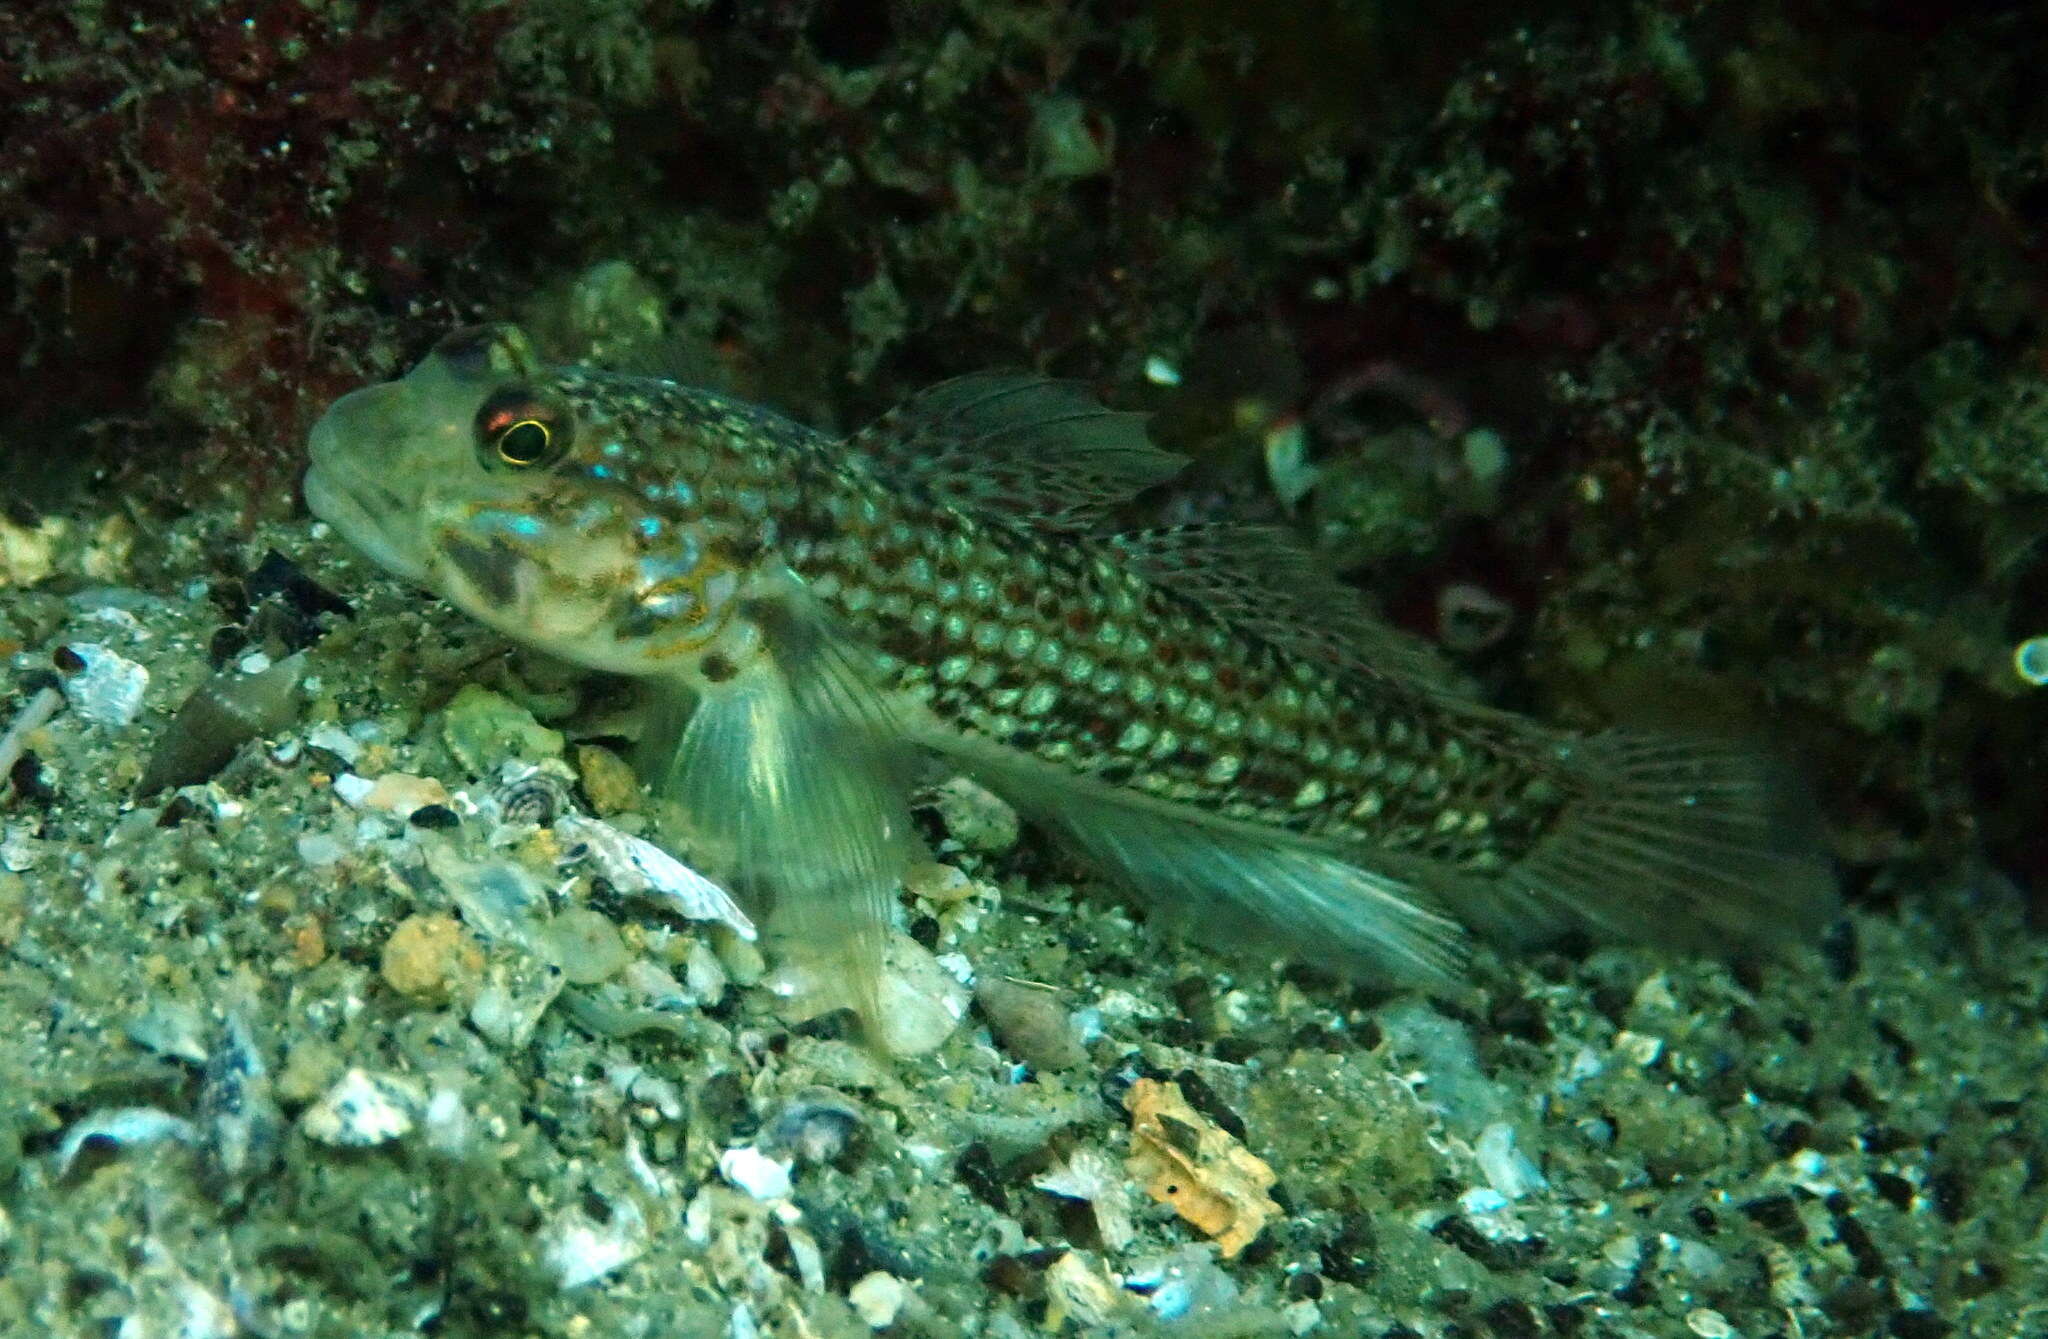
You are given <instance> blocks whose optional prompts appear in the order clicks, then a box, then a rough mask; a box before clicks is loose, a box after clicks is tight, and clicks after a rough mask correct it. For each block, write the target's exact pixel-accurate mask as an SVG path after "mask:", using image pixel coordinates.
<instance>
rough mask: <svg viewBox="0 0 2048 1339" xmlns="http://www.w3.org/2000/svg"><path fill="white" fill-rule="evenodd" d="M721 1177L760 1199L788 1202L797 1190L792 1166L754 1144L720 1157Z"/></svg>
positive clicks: (722, 1154)
mask: <svg viewBox="0 0 2048 1339" xmlns="http://www.w3.org/2000/svg"><path fill="white" fill-rule="evenodd" d="M718 1174H719V1175H720V1176H723V1177H724V1178H725V1179H726V1180H727V1181H728V1182H730V1183H731V1184H732V1185H733V1186H734V1187H735V1188H737V1189H740V1190H744V1191H746V1192H747V1194H749V1195H751V1196H753V1197H754V1198H755V1199H757V1200H779V1199H788V1198H789V1192H790V1191H791V1189H793V1188H794V1187H793V1185H792V1183H791V1181H790V1179H789V1168H788V1166H787V1165H785V1164H783V1163H780V1162H777V1161H776V1160H775V1159H773V1158H771V1157H769V1156H768V1155H767V1154H766V1153H763V1152H762V1151H761V1150H760V1149H758V1148H755V1147H753V1146H752V1145H751V1144H750V1145H746V1146H743V1147H740V1148H729V1149H727V1150H725V1152H723V1153H721V1154H719V1155H718Z"/></svg>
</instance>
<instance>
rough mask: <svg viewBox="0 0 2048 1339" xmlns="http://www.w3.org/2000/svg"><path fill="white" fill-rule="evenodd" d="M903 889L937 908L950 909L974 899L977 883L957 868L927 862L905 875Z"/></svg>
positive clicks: (916, 865) (912, 867) (913, 866)
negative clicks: (971, 898)
mask: <svg viewBox="0 0 2048 1339" xmlns="http://www.w3.org/2000/svg"><path fill="white" fill-rule="evenodd" d="M903 887H904V889H905V890H906V891H907V892H909V894H910V895H911V896H912V897H916V898H921V899H923V900H924V901H926V902H929V903H931V904H932V905H933V906H935V907H950V906H953V905H955V904H957V903H960V902H965V901H966V900H967V899H968V898H970V897H973V896H974V890H975V883H974V880H973V879H970V878H968V877H967V875H966V874H965V873H964V872H963V871H962V870H960V869H958V868H956V867H955V866H952V865H941V864H937V863H935V862H933V861H929V860H927V861H923V862H921V863H919V864H915V865H912V866H911V867H910V868H909V870H907V871H906V872H905V873H904V875H903Z"/></svg>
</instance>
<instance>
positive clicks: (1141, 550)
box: [1110, 524, 1466, 696]
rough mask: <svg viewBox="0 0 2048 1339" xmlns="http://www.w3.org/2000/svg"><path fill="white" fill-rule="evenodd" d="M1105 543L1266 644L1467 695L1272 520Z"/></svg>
mask: <svg viewBox="0 0 2048 1339" xmlns="http://www.w3.org/2000/svg"><path fill="white" fill-rule="evenodd" d="M1110 543H1111V545H1113V546H1114V547H1115V548H1116V549H1118V550H1119V551H1120V552H1122V553H1123V554H1124V555H1125V556H1126V557H1127V558H1128V559H1129V561H1130V564H1131V567H1132V568H1133V569H1134V570H1135V571H1136V572H1138V574H1139V575H1141V576H1143V577H1144V578H1145V579H1146V580H1147V581H1150V582H1151V583H1153V584H1154V585H1157V586H1162V587H1165V588H1167V589H1169V590H1172V591H1174V592H1175V593H1177V594H1179V595H1180V596H1182V597H1183V598H1185V599H1188V600H1192V601H1194V602H1195V603H1197V604H1199V605H1201V606H1202V607H1203V608H1204V609H1206V610H1208V611H1209V612H1210V613H1211V614H1213V615H1214V616H1215V617H1217V618H1219V619H1222V620H1223V621H1225V622H1227V623H1229V624H1230V625H1231V626H1233V627H1237V628H1242V629H1244V630H1245V631H1246V632H1249V633H1251V634H1252V635H1254V636H1256V637H1258V638H1259V639H1261V640H1262V641H1265V642H1268V643H1270V644H1271V645H1273V646H1276V647H1279V648H1281V649H1283V650H1286V651H1290V652H1293V653H1294V654H1297V655H1302V656H1306V657H1309V658H1310V659H1313V660H1316V661H1319V662H1321V663H1323V664H1326V665H1332V666H1335V667H1336V668H1338V669H1339V670H1341V671H1344V672H1346V673H1364V674H1368V675H1371V676H1373V677H1375V678H1378V679H1401V680H1406V681H1408V682H1410V683H1412V684H1414V685H1415V686H1417V687H1421V688H1424V689H1427V690H1428V691H1430V692H1433V693H1439V694H1450V695H1453V696H1465V695H1466V690H1465V689H1464V687H1463V686H1462V685H1461V684H1460V683H1459V682H1458V680H1457V676H1456V673H1455V671H1453V670H1452V668H1451V667H1450V665H1449V664H1448V663H1447V662H1446V661H1445V660H1444V659H1443V657H1442V656H1440V655H1438V654H1437V651H1436V648H1435V647H1433V646H1431V645H1430V644H1429V643H1427V642H1425V641H1423V640H1422V639H1421V638H1419V637H1413V636H1410V635H1409V634H1408V633H1405V632H1402V631H1401V630H1400V629H1398V628H1395V627H1392V626H1390V625H1389V624H1387V623H1385V622H1383V621H1382V620H1380V619H1379V618H1377V617H1376V616H1374V614H1373V613H1372V611H1371V610H1369V609H1367V608H1366V607H1365V603H1364V601H1363V599H1362V597H1361V596H1360V595H1359V593H1358V592H1357V591H1355V590H1353V589H1352V588H1351V587H1349V586H1346V585H1344V584H1343V583H1342V582H1340V581H1338V580H1337V579H1336V578H1334V577H1332V576H1330V575H1328V574H1327V573H1325V572H1324V571H1322V570H1321V569H1319V568H1318V567H1317V565H1316V559H1315V556H1314V555H1313V554H1311V553H1308V552H1307V551H1306V550H1304V549H1302V548H1301V547H1300V546H1299V545H1297V544H1295V543H1294V542H1293V540H1292V539H1291V538H1290V537H1289V535H1288V533H1287V532H1286V531H1285V530H1282V529H1280V528H1279V527H1277V526H1266V525H1234V524H1218V525H1183V526H1175V527H1173V528H1171V529H1166V530H1145V531H1140V532H1138V533H1135V534H1126V535H1118V536H1116V537H1115V538H1113V539H1111V540H1110Z"/></svg>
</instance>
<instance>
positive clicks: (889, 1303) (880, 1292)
mask: <svg viewBox="0 0 2048 1339" xmlns="http://www.w3.org/2000/svg"><path fill="white" fill-rule="evenodd" d="M846 1300H847V1301H848V1302H849V1303H851V1304H852V1306H853V1310H854V1314H855V1315H857V1316H859V1317H860V1318H861V1319H862V1320H864V1321H866V1322H867V1326H868V1328H869V1329H871V1330H886V1329H888V1328H889V1327H890V1326H891V1325H894V1324H895V1323H896V1316H897V1313H898V1312H900V1311H902V1310H903V1304H904V1303H905V1302H908V1301H909V1300H910V1285H909V1284H907V1283H905V1282H904V1281H903V1280H902V1279H899V1278H897V1277H896V1276H895V1275H894V1274H890V1273H887V1272H885V1271H883V1270H880V1269H877V1270H875V1271H874V1272H873V1273H871V1274H867V1275H864V1276H862V1278H861V1280H860V1282H858V1283H856V1284H854V1285H853V1286H852V1287H851V1288H848V1289H847V1290H846Z"/></svg>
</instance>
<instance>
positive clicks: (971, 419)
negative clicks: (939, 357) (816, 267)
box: [846, 372, 1185, 530]
mask: <svg viewBox="0 0 2048 1339" xmlns="http://www.w3.org/2000/svg"><path fill="white" fill-rule="evenodd" d="M846 446H847V448H848V450H849V451H851V452H853V453H854V454H855V455H857V456H860V457H864V458H865V459H866V460H867V461H868V463H869V465H870V467H871V468H873V469H874V470H875V471H876V473H877V474H878V475H879V476H880V477H882V478H883V479H885V480H886V481H888V482H889V483H890V484H892V485H894V486H897V487H903V488H908V489H911V490H913V491H915V492H918V493H921V494H922V495H923V496H925V497H927V498H929V499H931V500H932V501H935V502H941V503H944V504H946V505H948V506H952V507H958V508H960V509H961V510H963V511H971V512H975V513H977V514H981V515H985V516H993V517H998V518H1001V519H1005V520H1008V521H1010V522H1012V523H1015V522H1020V521H1021V522H1028V523H1031V524H1034V525H1038V526H1041V527H1044V528H1047V529H1054V530H1086V529H1091V528H1094V527H1095V526H1097V525H1099V524H1100V523H1101V521H1102V519H1103V516H1104V515H1105V514H1106V513H1107V512H1108V510H1109V509H1110V508H1112V507H1114V506H1116V505H1117V504H1119V503H1121V502H1125V501H1127V500H1129V499H1130V498H1131V497H1133V496H1134V495H1136V494H1137V493H1139V492H1142V491H1143V490H1145V489H1147V488H1149V487H1151V486H1152V485H1154V484H1156V483H1159V482H1161V481H1163V480H1165V479H1167V478H1170V477H1171V476H1172V475H1174V474H1175V473H1177V472H1178V471H1179V470H1180V468H1181V466H1182V465H1183V464H1184V463H1185V462H1183V461H1182V460H1181V458H1180V457H1178V456H1175V455H1171V454H1169V453H1167V452H1165V451H1161V450H1160V449H1159V448H1158V447H1156V446H1154V445H1153V444H1152V443H1151V441H1150V440H1149V439H1148V438H1147V437H1146V435H1145V416H1144V415H1143V414H1131V413H1119V412H1116V411H1113V410H1109V409H1105V408H1103V407H1102V406H1101V405H1100V404H1097V403H1096V402H1095V400H1094V398H1093V397H1091V396H1090V395H1089V394H1088V393H1087V392H1086V391H1085V390H1083V389H1082V388H1081V387H1079V386H1077V385H1075V384H1073V383H1071V382H1064V381H1048V380H1046V379H1044V378H1041V377H1034V376H1027V375H1021V374H1016V373H1003V372H983V373H976V374H974V375H972V376H965V377H957V378H955V379H954V380H952V381H946V382H941V383H940V384H939V385H937V386H934V387H932V388H931V389H930V390H927V391H925V392H924V393H923V394H921V395H919V396H917V397H916V398H915V399H912V400H910V401H909V402H907V403H906V404H904V405H902V406H900V407H898V408H896V409H893V410H891V411H890V412H889V413H887V414H885V415H883V416H882V417H881V418H880V419H878V420H876V421H875V422H874V423H873V424H871V425H869V426H868V427H866V428H863V429H862V430H861V431H859V432H857V433H855V434H854V435H853V436H852V437H850V438H848V439H847V441H846Z"/></svg>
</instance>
